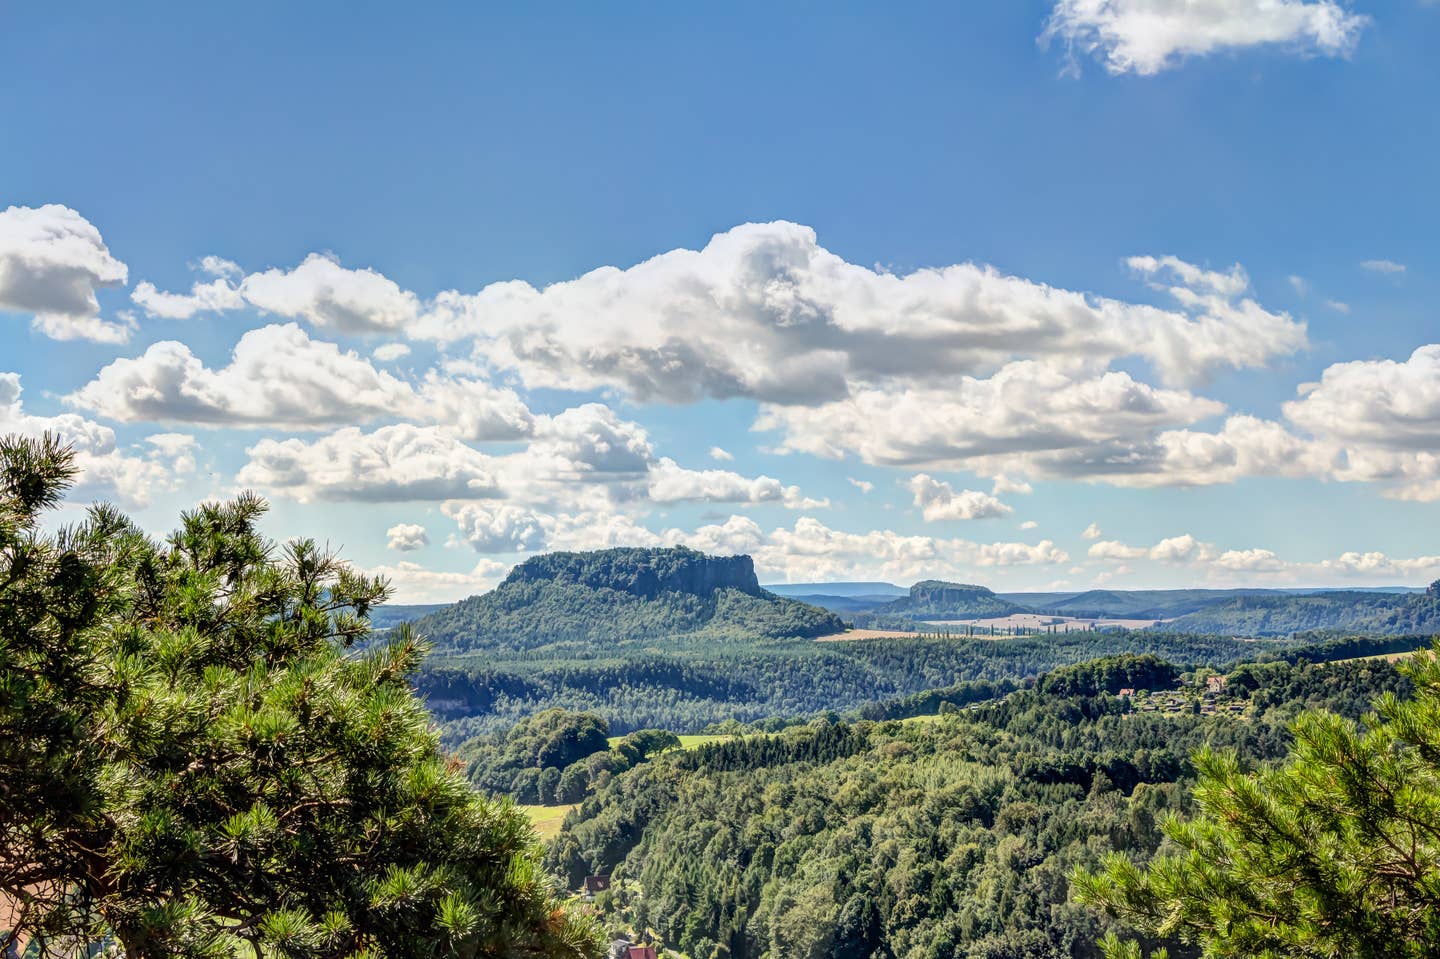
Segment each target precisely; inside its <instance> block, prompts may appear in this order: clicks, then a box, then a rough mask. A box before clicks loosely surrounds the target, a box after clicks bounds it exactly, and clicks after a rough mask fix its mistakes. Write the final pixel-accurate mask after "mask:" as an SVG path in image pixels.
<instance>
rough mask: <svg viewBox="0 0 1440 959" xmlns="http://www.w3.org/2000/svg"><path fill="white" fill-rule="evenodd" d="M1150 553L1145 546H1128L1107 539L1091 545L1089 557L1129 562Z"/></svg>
mask: <svg viewBox="0 0 1440 959" xmlns="http://www.w3.org/2000/svg"><path fill="white" fill-rule="evenodd" d="M1149 552H1150V551H1149V550H1148V549H1146V548H1145V547H1143V546H1126V545H1125V544H1124V543H1121V542H1118V541H1116V540H1109V539H1106V540H1101V541H1100V542H1098V543H1091V544H1090V549H1089V550H1088V555H1089V557H1090V558H1091V559H1101V560H1127V559H1140V558H1142V557H1144V556H1147V555H1148V554H1149Z"/></svg>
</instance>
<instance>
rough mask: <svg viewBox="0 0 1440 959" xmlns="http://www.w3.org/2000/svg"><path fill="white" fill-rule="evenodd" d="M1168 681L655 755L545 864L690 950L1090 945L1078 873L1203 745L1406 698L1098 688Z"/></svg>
mask: <svg viewBox="0 0 1440 959" xmlns="http://www.w3.org/2000/svg"><path fill="white" fill-rule="evenodd" d="M1173 675H1174V674H1173V671H1172V670H1171V669H1170V668H1169V667H1168V666H1166V665H1165V664H1163V663H1159V662H1157V661H1155V660H1137V659H1129V658H1122V659H1118V660H1112V661H1110V662H1108V663H1100V664H1088V665H1086V666H1084V667H1081V668H1078V669H1069V670H1060V671H1057V672H1052V673H1051V674H1049V675H1048V676H1046V677H1045V678H1044V679H1042V680H1041V682H1040V683H1039V684H1038V685H1037V686H1036V687H1035V688H1032V689H1027V690H1023V691H1019V692H1016V693H1014V694H1012V695H1011V696H1009V697H1008V698H1006V699H1005V700H1003V701H1000V702H998V703H996V704H993V705H987V706H982V707H979V708H977V709H972V710H961V711H957V712H952V713H950V714H948V715H942V716H938V717H930V718H927V719H923V720H915V721H911V722H897V721H885V722H868V721H860V722H836V721H834V720H826V719H821V720H817V721H814V722H812V723H810V724H808V725H806V726H803V727H797V728H793V729H789V730H786V731H784V732H781V733H779V734H776V735H771V736H764V737H750V738H746V739H739V740H734V741H731V742H724V743H717V744H714V745H710V746H705V747H701V748H699V749H696V750H692V751H690V752H685V753H669V754H665V755H662V756H660V757H659V758H655V759H652V760H651V761H649V762H646V763H643V764H640V765H638V766H636V767H635V768H633V769H632V770H630V771H628V772H625V773H622V774H620V775H618V776H615V777H614V778H613V779H612V780H611V781H610V782H609V783H608V784H607V785H606V786H604V788H602V789H601V790H600V791H599V793H598V795H596V796H595V797H594V798H591V799H588V800H586V801H585V803H584V804H583V805H582V807H581V808H580V810H579V811H578V813H576V814H573V815H572V816H571V817H570V819H568V820H567V822H566V825H565V827H564V828H563V830H562V832H561V833H560V835H559V836H558V837H557V838H556V839H555V840H554V841H553V842H552V843H551V844H550V847H549V852H548V858H547V862H548V865H549V866H550V867H551V868H553V869H555V870H556V871H558V872H559V873H560V874H561V875H562V876H563V877H564V879H565V880H566V882H567V883H569V884H571V885H574V884H576V883H578V882H579V879H580V877H582V876H584V875H589V874H593V873H603V874H609V875H611V876H612V877H613V880H614V883H615V885H614V889H613V891H612V892H611V893H607V894H606V895H605V896H603V897H602V899H601V900H600V903H599V905H600V906H601V908H602V909H604V910H606V911H607V914H608V916H609V921H610V922H611V924H612V925H614V926H615V927H617V928H619V927H626V926H628V927H637V928H646V927H648V928H650V929H653V930H654V931H655V932H656V933H657V934H658V936H659V937H660V938H661V939H662V940H663V941H664V942H665V943H666V944H669V945H672V946H674V947H676V948H678V949H681V950H682V951H684V952H685V953H686V954H687V955H690V956H692V957H696V956H706V957H711V956H729V957H734V959H762V957H763V959H781V957H784V959H840V957H847V959H848V957H854V959H862V957H870V956H872V955H884V956H895V957H904V959H920V957H927V959H928V957H934V959H939V957H947V959H951V957H953V959H981V957H986V959H999V957H1007V959H1059V957H1067V959H1068V957H1079V959H1091V957H1098V956H1099V955H1100V952H1099V946H1098V941H1099V939H1100V938H1101V936H1102V934H1103V933H1104V932H1106V931H1107V930H1108V929H1110V928H1113V927H1112V925H1111V922H1110V920H1106V919H1104V918H1102V916H1101V915H1100V914H1099V913H1098V912H1095V911H1092V910H1090V909H1087V908H1084V907H1081V906H1079V905H1076V904H1074V903H1072V902H1071V901H1070V883H1069V876H1070V874H1071V872H1072V870H1073V869H1074V868H1075V867H1077V866H1085V867H1093V866H1095V865H1097V864H1098V862H1099V860H1100V857H1101V854H1102V853H1103V852H1106V851H1109V850H1119V851H1123V852H1126V853H1128V854H1129V855H1130V856H1132V857H1134V858H1135V859H1136V860H1137V861H1140V862H1144V861H1146V860H1147V859H1148V858H1149V857H1150V856H1151V855H1152V854H1153V853H1154V852H1155V850H1156V849H1157V848H1158V846H1159V843H1160V839H1161V832H1160V827H1159V823H1160V820H1161V819H1162V818H1163V817H1164V816H1165V815H1166V814H1168V813H1170V812H1180V813H1187V812H1189V811H1190V810H1191V809H1192V808H1193V807H1192V802H1193V800H1192V799H1191V795H1190V786H1191V783H1192V781H1193V776H1194V770H1193V768H1192V766H1191V754H1192V752H1193V751H1194V750H1195V749H1197V748H1198V747H1200V746H1202V745H1207V744H1208V745H1212V746H1216V747H1232V748H1234V749H1236V750H1238V751H1239V753H1240V754H1241V755H1242V756H1246V757H1250V758H1251V759H1254V760H1273V759H1278V758H1279V757H1281V756H1282V755H1284V753H1285V750H1286V749H1287V747H1288V745H1289V743H1290V733H1289V731H1288V728H1287V725H1286V724H1287V722H1288V721H1289V720H1290V719H1291V718H1293V717H1294V716H1295V715H1296V714H1297V713H1298V712H1299V711H1301V710H1302V709H1305V708H1314V707H1323V708H1327V709H1332V710H1335V711H1337V712H1339V713H1341V714H1343V715H1345V716H1349V717H1351V718H1358V717H1359V716H1360V715H1361V714H1362V713H1363V712H1364V711H1365V710H1366V709H1367V708H1368V704H1369V702H1370V700H1371V698H1372V697H1374V696H1375V695H1377V694H1379V693H1381V692H1386V691H1395V692H1398V693H1401V694H1402V695H1404V694H1407V693H1408V686H1407V682H1406V680H1405V679H1404V678H1403V677H1401V676H1400V675H1399V674H1398V673H1397V671H1396V670H1395V669H1394V668H1393V667H1392V666H1390V665H1388V664H1386V663H1384V662H1383V661H1378V660H1377V661H1365V662H1358V663H1332V664H1329V665H1326V666H1315V665H1310V664H1301V665H1294V664H1290V663H1287V662H1283V661H1282V662H1271V663H1260V664H1248V665H1244V666H1241V667H1239V668H1237V669H1236V670H1235V671H1233V672H1232V673H1231V674H1230V676H1229V677H1228V682H1227V690H1226V692H1224V693H1223V694H1222V695H1221V696H1220V697H1219V698H1217V697H1215V696H1213V695H1212V696H1210V697H1208V698H1207V696H1206V695H1205V693H1204V692H1203V690H1204V689H1205V688H1206V687H1205V685H1204V684H1203V683H1202V684H1201V685H1200V686H1198V687H1193V688H1190V690H1191V691H1189V692H1187V693H1185V695H1186V696H1188V697H1189V698H1190V701H1191V702H1193V704H1194V707H1193V709H1191V708H1183V709H1179V710H1176V711H1173V712H1170V713H1165V712H1161V711H1149V712H1147V711H1144V705H1145V704H1146V703H1147V702H1149V701H1148V700H1145V699H1144V698H1143V694H1141V699H1140V700H1139V703H1140V705H1138V706H1137V700H1136V698H1134V697H1130V696H1127V697H1117V696H1115V695H1112V694H1111V692H1107V691H1105V690H1117V689H1119V688H1121V687H1120V684H1122V683H1125V684H1131V683H1138V684H1140V685H1139V688H1140V689H1143V688H1144V685H1146V684H1153V685H1155V686H1156V687H1157V688H1164V687H1166V686H1168V685H1169V684H1170V681H1171V678H1172V676H1173ZM1196 678H1197V680H1198V679H1200V678H1201V677H1196ZM1126 688H1133V687H1129V686H1127V687H1126ZM1157 695H1158V694H1157ZM1202 704H1205V705H1202ZM1170 948H1171V956H1172V957H1187V956H1194V955H1196V954H1197V953H1196V952H1195V951H1194V950H1193V949H1192V950H1187V949H1185V948H1183V947H1179V946H1178V945H1177V944H1175V943H1171V944H1170Z"/></svg>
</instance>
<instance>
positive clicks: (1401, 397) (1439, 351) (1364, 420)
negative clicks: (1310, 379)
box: [1284, 344, 1440, 451]
mask: <svg viewBox="0 0 1440 959" xmlns="http://www.w3.org/2000/svg"><path fill="white" fill-rule="evenodd" d="M1284 409H1285V416H1286V418H1287V419H1289V420H1290V421H1291V422H1293V423H1295V424H1297V425H1298V426H1300V427H1302V428H1304V429H1306V430H1309V431H1310V432H1311V433H1314V434H1316V435H1322V436H1326V437H1330V438H1332V439H1335V440H1338V441H1340V442H1341V443H1343V444H1344V445H1346V446H1347V447H1380V448H1384V449H1391V450H1401V451H1415V450H1427V451H1440V344H1432V345H1429V346H1422V347H1420V348H1419V349H1417V350H1415V352H1414V353H1412V354H1411V355H1410V358H1409V359H1407V360H1403V361H1395V360H1356V361H1353V362H1349V363H1336V364H1334V365H1333V366H1330V367H1328V368H1327V369H1326V370H1325V371H1324V373H1323V374H1321V377H1320V382H1319V383H1313V384H1307V385H1306V386H1304V387H1301V397H1300V399H1297V400H1293V401H1291V402H1289V403H1286V404H1285V408H1284Z"/></svg>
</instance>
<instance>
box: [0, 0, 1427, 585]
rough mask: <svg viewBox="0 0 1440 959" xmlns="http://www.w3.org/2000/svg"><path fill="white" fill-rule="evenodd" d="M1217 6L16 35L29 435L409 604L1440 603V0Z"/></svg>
mask: <svg viewBox="0 0 1440 959" xmlns="http://www.w3.org/2000/svg"><path fill="white" fill-rule="evenodd" d="M1198 6H1199V5H1197V4H1186V3H1185V2H1183V0H1046V2H1014V3H985V4H948V5H940V4H933V5H931V4H911V5H906V6H905V7H904V8H903V9H899V10H897V9H894V8H881V7H877V6H874V5H858V4H856V5H848V4H830V5H823V6H822V5H818V4H815V5H800V4H796V5H788V6H785V7H784V8H783V9H779V10H777V9H775V5H773V4H768V5H762V4H748V5H747V4H735V5H727V6H726V7H724V8H723V9H722V8H719V7H715V8H712V9H700V8H699V7H697V6H693V5H692V6H688V7H677V6H675V5H659V4H654V5H641V4H637V5H629V6H626V7H624V8H606V7H601V6H598V5H593V4H575V5H555V6H551V7H549V8H547V10H546V11H545V12H544V13H543V14H540V13H536V12H535V11H534V10H533V9H525V8H521V7H516V8H510V9H502V10H487V9H482V8H481V7H480V6H479V5H468V4H467V5H459V4H456V5H449V6H445V5H431V6H429V7H427V8H425V9H422V10H415V9H409V8H402V7H399V6H393V5H392V6H382V5H378V4H343V5H342V4H323V3H314V4H305V5H282V4H248V5H245V6H244V7H229V6H225V5H218V4H216V5H201V6H199V7H192V6H189V5H186V6H180V5H175V6H171V7H168V8H167V7H165V6H163V5H159V4H156V5H148V6H146V7H144V8H142V9H140V10H138V11H137V10H125V11H120V10H117V9H115V8H113V6H101V5H86V4H77V5H72V6H69V7H67V9H66V10H65V11H63V12H56V11H51V10H46V9H43V8H42V7H39V6H34V7H31V8H30V9H11V10H8V11H7V12H6V13H5V14H4V15H3V16H4V19H5V29H4V30H3V31H0V58H3V62H4V64H5V67H4V72H3V77H4V79H3V82H0V130H3V131H4V134H3V136H4V147H5V148H4V149H3V150H0V211H3V212H0V374H9V375H6V376H0V429H5V430H18V431H22V432H36V431H40V430H43V429H52V430H57V431H59V432H61V433H62V434H63V435H65V436H67V437H68V438H69V439H71V441H72V442H74V443H75V444H76V445H77V448H79V449H80V450H81V453H82V457H81V458H82V462H83V463H84V464H85V465H86V468H87V475H86V479H85V481H84V483H83V484H82V486H81V487H80V489H78V490H77V491H76V497H75V498H76V501H77V502H81V501H84V500H86V499H90V498H97V497H103V498H109V499H115V500H117V501H119V502H121V503H122V504H124V505H125V506H126V507H127V508H129V509H130V510H131V511H132V512H133V513H134V514H135V515H136V516H137V517H138V518H139V519H140V520H141V521H142V523H143V524H144V525H145V526H146V527H147V528H149V529H152V530H154V531H156V532H159V531H162V530H164V529H167V528H168V527H169V526H170V525H171V524H172V523H173V521H174V517H175V516H176V514H177V512H178V510H180V509H181V508H184V507H186V506H188V505H191V504H193V503H195V502H196V501H198V500H199V499H202V498H204V497H207V496H217V495H225V494H226V493H228V492H231V491H233V490H235V489H237V488H241V487H245V486H249V487H253V488H256V489H259V490H260V491H261V492H263V493H264V494H265V495H266V496H267V497H268V498H269V499H270V500H271V501H272V503H273V506H274V510H273V513H272V517H271V519H270V528H271V531H272V532H273V533H274V535H275V536H277V537H284V536H290V535H309V536H315V537H317V538H320V539H323V540H328V541H330V542H331V543H334V544H336V545H340V546H343V549H344V552H345V554H346V555H347V556H348V557H349V558H351V559H352V560H354V561H355V562H356V563H357V564H358V565H360V566H363V567H364V568H367V569H374V570H380V571H383V572H386V573H387V574H389V575H391V576H392V578H393V580H394V581H395V584H396V587H397V593H398V596H397V598H399V599H401V600H415V601H423V600H433V599H450V598H456V597H458V596H461V595H465V594H467V593H469V592H472V591H475V590H477V589H479V588H482V587H484V586H485V585H486V584H488V583H492V582H493V581H494V580H495V579H496V578H497V576H499V575H503V571H504V569H505V568H506V567H507V566H508V565H509V564H511V563H513V562H514V561H515V560H516V559H517V558H519V557H521V556H523V555H524V554H525V553H527V552H533V551H535V550H540V549H550V548H587V547H593V546H602V545H615V544H621V543H635V544H660V543H679V542H684V543H690V544H692V545H696V546H698V547H701V548H706V549H711V550H715V551H744V552H750V553H752V554H753V555H755V556H756V558H757V562H758V563H759V565H760V567H761V572H762V578H765V579H768V580H772V581H782V580H791V581H806V580H812V579H842V578H887V579H891V580H894V581H898V582H909V581H912V580H914V579H917V578H920V577H922V576H941V577H945V578H957V579H965V580H970V581H978V582H983V583H988V584H991V585H994V586H996V587H1004V588H1012V589H1013V588H1048V587H1065V586H1069V587H1073V588H1085V587H1089V586H1092V585H1097V584H1109V585H1117V586H1126V585H1133V586H1164V585H1191V584H1195V585H1205V584H1217V585H1218V584H1232V583H1256V584H1277V585H1289V584H1305V585H1338V584H1365V583H1420V582H1425V581H1427V580H1428V579H1433V578H1435V577H1436V576H1440V558H1437V554H1440V548H1437V546H1436V545H1435V544H1434V543H1433V542H1432V539H1433V537H1432V531H1433V530H1434V529H1436V528H1437V520H1440V505H1437V503H1440V346H1433V345H1432V344H1437V343H1440V323H1437V321H1436V317H1435V312H1434V309H1433V307H1432V304H1433V303H1434V302H1435V299H1436V293H1437V282H1436V279H1435V277H1436V272H1435V262H1434V261H1435V257H1436V249H1437V247H1436V244H1435V242H1434V238H1433V237H1434V227H1433V224H1434V223H1435V222H1436V213H1437V209H1436V208H1437V206H1440V191H1437V190H1436V189H1435V187H1434V172H1433V168H1434V158H1435V157H1436V155H1437V152H1440V151H1437V146H1440V117H1437V115H1436V113H1435V111H1434V110H1433V109H1431V108H1430V106H1429V105H1430V104H1433V103H1435V102H1436V99H1437V93H1440V89H1437V87H1440V66H1437V63H1436V60H1435V58H1434V57H1433V50H1434V49H1435V48H1436V40H1437V33H1440V5H1436V4H1433V3H1431V4H1426V3H1422V2H1419V0H1413V2H1412V0H1395V2H1392V3H1386V4H1379V3H1361V2H1358V0H1357V2H1355V3H1353V4H1341V3H1339V2H1335V0H1327V2H1322V0H1303V2H1302V0H1269V2H1261V0H1214V2H1212V3H1210V4H1207V5H1205V6H1204V8H1203V9H1201V10H1199V11H1198V12H1197V9H1196V8H1197V7H1198ZM1042 40H1045V41H1046V42H1042ZM687 251H691V252H687ZM207 257H208V258H211V259H209V260H207V259H206V258H207ZM207 264H208V270H207ZM597 270H599V271H600V272H598V273H596V272H594V271H597ZM554 284H560V285H558V286H555V285H554ZM1427 348H1428V349H1427ZM402 349H403V350H404V351H405V352H403V353H402ZM377 350H378V351H379V352H378V353H377ZM715 448H718V449H719V451H723V452H716V453H712V450H714V449H715ZM866 486H868V489H866V488H864V487H866Z"/></svg>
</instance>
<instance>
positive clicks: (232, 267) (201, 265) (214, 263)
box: [190, 255, 245, 277]
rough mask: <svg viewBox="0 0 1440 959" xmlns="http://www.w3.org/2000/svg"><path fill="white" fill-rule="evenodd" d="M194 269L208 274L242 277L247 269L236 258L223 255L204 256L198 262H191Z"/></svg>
mask: <svg viewBox="0 0 1440 959" xmlns="http://www.w3.org/2000/svg"><path fill="white" fill-rule="evenodd" d="M190 268H191V269H192V270H198V271H199V272H201V273H204V274H205V275H206V276H228V277H240V276H243V275H244V274H245V271H244V270H242V269H241V268H240V264H239V263H236V262H235V261H234V260H227V259H225V258H224V257H222V256H213V255H212V256H202V257H201V258H200V261H199V262H198V263H192V264H190Z"/></svg>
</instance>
